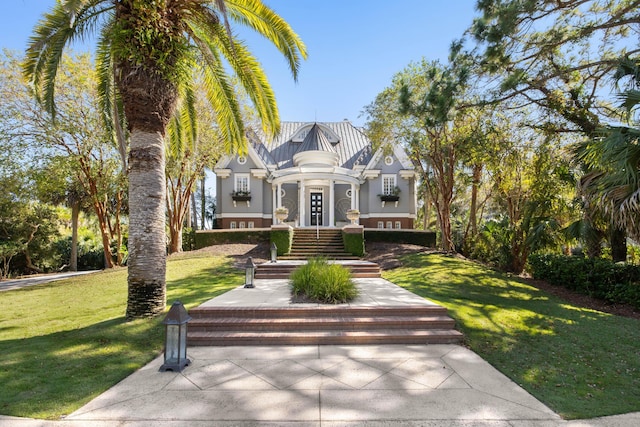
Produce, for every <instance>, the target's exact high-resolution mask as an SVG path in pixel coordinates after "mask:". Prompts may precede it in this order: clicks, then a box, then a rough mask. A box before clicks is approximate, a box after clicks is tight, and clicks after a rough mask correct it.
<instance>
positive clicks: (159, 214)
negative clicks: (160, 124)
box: [127, 129, 167, 319]
mask: <svg viewBox="0 0 640 427" xmlns="http://www.w3.org/2000/svg"><path fill="white" fill-rule="evenodd" d="M129 168H130V169H129V279H128V282H129V295H128V302H127V319H132V318H137V317H148V316H153V315H156V314H159V313H161V312H163V311H164V309H165V306H166V288H165V273H166V244H167V243H166V233H165V222H166V221H165V200H166V179H165V156H164V141H163V136H162V134H161V133H160V132H144V131H140V130H137V129H133V131H132V132H131V150H130V152H129Z"/></svg>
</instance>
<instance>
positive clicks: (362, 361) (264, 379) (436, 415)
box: [0, 279, 640, 427]
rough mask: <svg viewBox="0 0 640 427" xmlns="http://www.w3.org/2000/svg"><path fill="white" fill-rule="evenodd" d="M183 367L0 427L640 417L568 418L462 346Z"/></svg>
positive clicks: (230, 359)
mask: <svg viewBox="0 0 640 427" xmlns="http://www.w3.org/2000/svg"><path fill="white" fill-rule="evenodd" d="M356 281H357V283H358V287H359V288H360V289H361V296H360V297H359V299H358V300H356V301H354V303H352V304H356V305H359V304H365V305H376V304H393V305H397V304H399V303H408V302H410V303H415V302H419V303H424V304H430V302H428V301H425V300H424V299H422V298H420V297H417V296H415V295H413V294H411V293H409V292H408V291H405V290H404V289H402V288H400V287H398V286H396V285H394V284H393V283H390V282H388V281H385V280H383V279H357V280H356ZM288 304H289V302H288V288H287V286H286V281H277V280H272V281H269V280H258V281H257V282H256V288H255V289H244V288H237V289H234V290H232V291H230V292H228V293H226V294H224V295H221V296H219V297H217V298H215V299H213V300H211V301H209V302H207V305H224V306H233V305H238V306H247V305H252V306H276V305H288ZM188 356H189V357H190V359H191V361H192V363H191V365H190V366H188V367H187V368H186V369H184V370H183V372H182V373H173V372H159V371H158V368H159V367H160V365H161V364H162V358H158V359H156V360H154V361H153V362H151V363H150V364H148V365H147V366H145V367H143V368H142V369H140V370H139V371H137V372H135V373H134V374H133V375H131V376H130V377H128V378H126V379H125V380H124V381H122V382H121V383H119V384H117V385H116V386H114V387H113V388H111V389H110V390H108V391H106V392H105V393H103V394H102V395H100V396H98V397H97V398H95V399H94V400H92V401H91V402H90V403H88V404H87V405H85V406H84V407H82V408H80V409H79V410H77V411H76V412H74V413H72V414H70V415H69V416H68V417H67V418H66V419H65V420H63V421H41V420H27V419H19V418H8V417H0V426H18V427H32V426H38V427H49V426H56V427H59V426H63V427H67V426H74V427H75V426H82V427H85V426H86V427H92V426H95V427H102V426H105V427H106V426H127V427H141V426H167V427H178V426H180V427H182V426H198V427H199V426H225V427H226V426H254V425H259V426H290V427H303V426H304V427H306V426H331V427H337V426H370V427H373V426H375V427H382V426H431V427H436V426H438V427H439V426H443V427H471V426H474V427H475V426H480V427H556V426H566V427H587V426H593V427H604V426H607V427H631V426H634V427H635V426H638V425H640V413H634V414H627V415H622V416H615V417H606V418H601V419H594V420H585V421H563V420H561V419H560V417H559V416H558V415H556V414H555V413H554V412H553V411H551V410H550V409H549V408H547V407H546V406H545V405H543V404H542V403H541V402H539V401H538V400H536V399H535V398H534V397H532V396H531V395H530V394H528V393H527V392H525V391H524V390H523V389H522V388H520V387H519V386H518V385H517V384H515V383H514V382H512V381H511V380H509V379H508V378H506V377H505V376H504V375H502V374H501V373H500V372H498V371H497V370H496V369H494V368H493V367H492V366H491V365H489V364H488V363H487V362H485V361H484V360H483V359H481V358H480V357H479V356H478V355H476V354H475V353H473V352H472V351H470V350H468V349H466V348H465V347H462V346H457V345H377V346H277V347H194V348H189V351H188Z"/></svg>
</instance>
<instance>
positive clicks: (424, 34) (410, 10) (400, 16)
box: [0, 0, 476, 125]
mask: <svg viewBox="0 0 640 427" xmlns="http://www.w3.org/2000/svg"><path fill="white" fill-rule="evenodd" d="M264 2H265V3H266V4H268V5H269V6H270V7H271V8H272V9H274V10H275V11H276V12H277V13H278V14H280V15H281V16H282V17H283V18H284V19H285V20H286V21H287V22H288V23H289V24H290V25H291V26H292V27H293V29H294V30H295V31H296V32H297V33H298V34H299V35H300V36H301V38H302V40H303V41H304V42H305V44H306V45H307V49H308V52H309V58H308V60H307V61H305V62H303V64H302V67H301V70H300V75H299V79H298V82H297V83H294V82H293V80H292V78H291V75H290V73H289V71H288V69H287V66H286V64H285V62H284V59H283V58H282V57H281V56H280V55H279V53H278V52H277V51H276V50H275V49H274V48H272V47H271V46H269V44H268V43H266V42H264V41H263V40H261V39H259V38H258V37H257V36H253V35H252V34H249V33H245V32H242V34H243V36H244V35H245V34H246V37H245V38H246V40H247V43H248V44H249V46H250V48H251V50H252V52H253V53H254V54H255V55H256V56H257V57H258V59H259V60H260V62H261V63H262V64H263V66H264V68H265V70H266V72H267V75H268V77H269V80H270V82H271V84H272V86H273V88H274V90H275V93H276V97H277V100H278V106H279V108H280V115H281V119H282V120H287V121H314V120H317V121H340V120H343V119H349V120H351V122H353V123H354V124H356V125H362V124H364V117H360V116H361V112H362V109H363V107H364V106H366V105H368V104H369V103H371V102H372V101H373V100H374V99H375V97H376V95H377V94H378V93H380V92H381V91H382V90H383V89H384V88H385V87H387V86H388V85H389V84H390V83H391V78H392V77H393V75H394V74H395V73H397V72H398V71H401V70H402V69H403V68H404V67H405V66H407V65H408V64H409V63H410V62H411V61H417V60H419V59H420V58H422V57H425V58H427V59H429V60H436V59H439V60H442V61H445V60H446V57H447V53H448V49H449V45H450V44H451V42H452V41H453V40H454V39H456V38H459V37H461V36H462V34H463V32H464V30H466V29H467V28H468V27H469V25H470V24H471V21H472V19H473V17H474V16H475V14H476V12H475V3H476V1H475V0H448V1H443V0H394V1H389V0H264ZM53 4H55V0H2V1H1V2H0V17H2V18H1V20H2V21H1V25H0V28H1V30H0V47H3V48H9V49H13V50H24V48H25V46H26V44H27V40H28V38H29V35H30V33H31V30H32V28H33V27H34V25H35V24H36V22H37V21H38V19H39V18H40V16H41V15H42V14H43V13H44V12H45V11H47V10H48V9H49V8H50V7H51V6H52V5H53ZM80 48H82V47H80ZM85 49H86V48H85Z"/></svg>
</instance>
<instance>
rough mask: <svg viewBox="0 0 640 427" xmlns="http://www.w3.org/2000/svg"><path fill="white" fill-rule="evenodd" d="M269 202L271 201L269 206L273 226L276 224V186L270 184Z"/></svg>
mask: <svg viewBox="0 0 640 427" xmlns="http://www.w3.org/2000/svg"><path fill="white" fill-rule="evenodd" d="M271 200H272V204H271V224H273V225H275V224H276V207H277V206H276V204H277V200H276V186H275V185H274V184H271Z"/></svg>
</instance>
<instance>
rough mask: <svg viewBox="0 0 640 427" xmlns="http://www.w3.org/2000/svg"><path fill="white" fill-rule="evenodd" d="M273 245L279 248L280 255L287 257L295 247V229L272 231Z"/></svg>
mask: <svg viewBox="0 0 640 427" xmlns="http://www.w3.org/2000/svg"><path fill="white" fill-rule="evenodd" d="M271 243H275V244H276V247H277V248H278V255H286V254H288V253H289V252H291V246H292V245H293V228H288V229H287V228H283V229H272V230H271Z"/></svg>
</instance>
